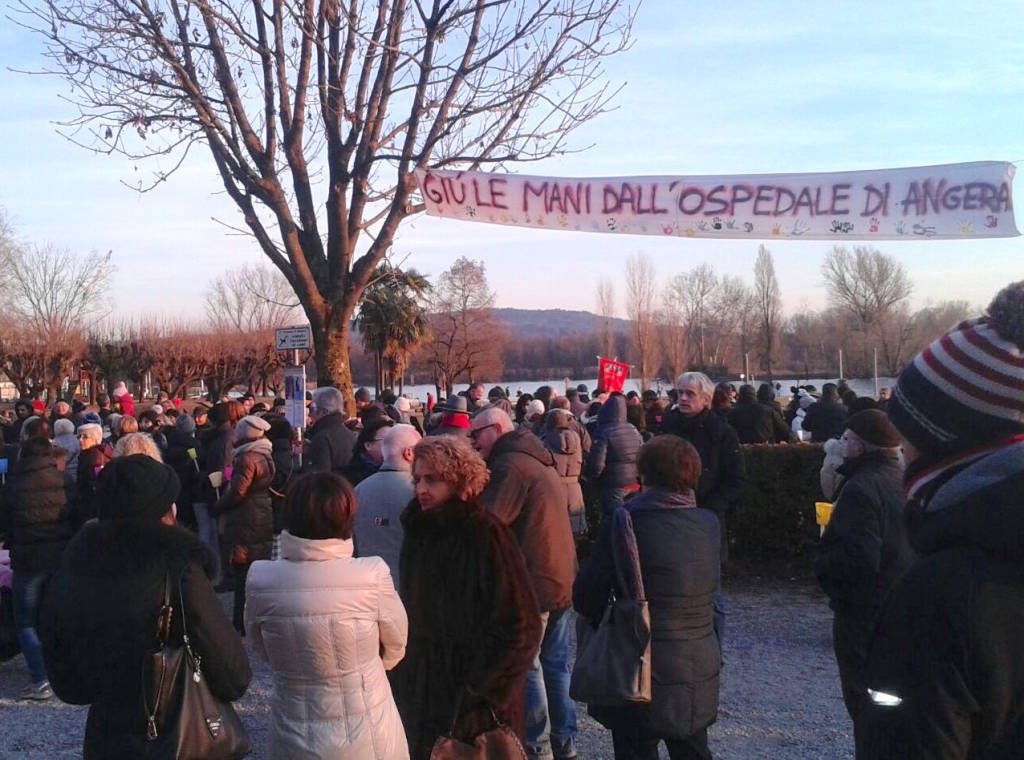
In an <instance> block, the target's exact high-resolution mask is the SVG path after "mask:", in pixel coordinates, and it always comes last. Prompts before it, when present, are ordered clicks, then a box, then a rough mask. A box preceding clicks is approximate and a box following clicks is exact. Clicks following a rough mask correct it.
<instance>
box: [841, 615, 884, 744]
mask: <svg viewBox="0 0 1024 760" xmlns="http://www.w3.org/2000/svg"><path fill="white" fill-rule="evenodd" d="M873 620H874V618H873V616H872V615H871V613H870V612H865V614H864V615H863V616H862V615H856V616H853V615H846V614H843V613H839V612H837V613H836V616H835V618H834V619H833V621H832V646H833V648H834V649H835V653H836V664H837V665H838V666H839V681H840V683H841V684H842V688H843V702H844V703H845V704H846V711H847V712H848V713H849V714H850V719H851V720H852V721H853V742H854V746H855V747H856V749H857V756H858V757H860V755H861V752H860V750H861V741H862V739H863V737H862V721H863V719H864V715H865V714H866V713H867V711H868V709H869V707H870V701H869V699H868V683H867V663H868V643H869V642H870V640H871V633H872V630H873V628H874V623H873Z"/></svg>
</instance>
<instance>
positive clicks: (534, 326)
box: [493, 309, 629, 338]
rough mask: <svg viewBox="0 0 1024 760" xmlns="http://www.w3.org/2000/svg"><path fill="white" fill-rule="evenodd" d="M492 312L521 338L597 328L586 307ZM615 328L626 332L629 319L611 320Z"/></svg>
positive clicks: (580, 332)
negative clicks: (581, 308)
mask: <svg viewBox="0 0 1024 760" xmlns="http://www.w3.org/2000/svg"><path fill="white" fill-rule="evenodd" d="M493 311H494V316H496V317H497V318H498V319H500V320H501V321H502V322H503V323H504V324H505V325H506V326H507V327H508V328H509V331H510V332H511V333H512V334H514V335H516V336H518V337H521V338H533V337H537V336H540V335H548V336H560V335H571V334H573V333H575V334H577V335H592V334H593V333H595V332H597V320H598V319H599V317H598V316H597V315H596V314H591V313H590V312H589V311H566V310H565V309H494V310H493ZM612 322H613V324H614V326H615V330H616V331H617V332H623V333H624V332H626V329H627V327H628V325H629V323H628V322H627V321H626V320H624V319H615V320H613V321H612Z"/></svg>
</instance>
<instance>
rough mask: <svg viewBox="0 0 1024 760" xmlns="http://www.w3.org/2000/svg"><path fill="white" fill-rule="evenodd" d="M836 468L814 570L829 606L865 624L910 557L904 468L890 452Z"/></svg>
mask: <svg viewBox="0 0 1024 760" xmlns="http://www.w3.org/2000/svg"><path fill="white" fill-rule="evenodd" d="M837 472H839V473H840V474H841V475H842V476H843V478H844V480H843V485H842V486H841V487H840V490H839V495H838V498H837V499H836V503H835V505H834V506H833V509H832V518H831V519H830V520H829V523H828V527H827V528H825V533H824V535H823V536H822V537H821V542H820V543H819V544H818V554H817V557H816V558H815V560H814V572H815V574H816V575H817V576H818V583H820V584H821V588H822V590H823V591H824V592H825V593H826V594H828V597H829V605H830V606H831V607H832V609H833V610H835V611H836V612H838V613H840V614H841V615H842V616H844V617H846V618H852V619H853V620H855V621H861V622H863V623H865V624H867V625H870V624H872V623H873V622H874V619H875V616H876V615H877V614H878V610H879V609H880V608H881V606H882V602H883V601H885V597H886V596H888V594H889V589H891V588H892V586H893V584H894V583H896V581H897V580H899V578H900V577H901V576H902V575H903V574H904V573H905V572H906V571H907V568H909V567H910V564H911V563H912V562H913V561H914V553H913V550H912V549H911V548H910V544H909V543H908V542H907V535H906V530H905V529H904V527H903V468H902V467H900V464H899V460H898V459H897V458H896V457H895V456H893V455H888V454H885V453H883V452H875V453H870V454H865V455H864V456H862V457H859V458H858V459H857V460H855V461H853V462H846V463H844V464H843V465H842V466H840V467H839V468H838V470H837Z"/></svg>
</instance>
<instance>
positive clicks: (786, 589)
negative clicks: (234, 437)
mask: <svg viewBox="0 0 1024 760" xmlns="http://www.w3.org/2000/svg"><path fill="white" fill-rule="evenodd" d="M222 599H223V601H224V603H225V606H227V605H228V604H229V603H230V598H229V595H227V594H225V595H223V597H222ZM726 605H727V614H728V618H727V631H726V644H725V670H724V672H723V680H722V697H721V709H720V711H719V715H718V722H717V723H716V724H715V725H714V726H712V727H711V729H710V741H711V749H712V752H713V753H714V755H715V757H716V758H722V759H723V760H731V759H733V758H735V759H736V760H748V759H750V760H753V759H754V758H772V759H773V760H775V759H781V758H799V759H800V760H811V759H812V758H814V759H817V758H829V759H832V758H836V759H838V758H852V757H853V739H852V728H851V725H850V721H849V719H848V717H847V715H846V710H845V708H844V707H843V702H842V697H841V695H840V690H839V675H838V672H837V670H836V665H835V660H834V658H833V656H832V646H831V621H832V616H831V613H830V612H829V610H828V607H827V605H826V602H825V599H824V597H823V596H822V595H821V594H820V593H818V592H817V591H816V590H814V589H813V588H808V587H807V586H806V585H805V584H803V583H797V582H791V583H788V584H787V583H784V582H779V581H766V580H761V579H758V578H744V579H742V580H733V581H731V582H729V583H727V584H726ZM253 665H254V668H255V677H254V679H253V683H252V685H251V686H250V688H249V692H248V694H246V696H245V698H244V699H243V700H242V701H241V702H240V703H239V705H238V709H239V712H240V714H241V715H242V719H243V720H244V721H245V724H246V727H247V728H248V730H249V732H250V734H251V736H252V739H253V746H254V747H255V751H254V752H253V754H252V757H253V758H265V757H267V754H266V752H265V751H263V748H264V747H265V746H266V738H267V736H266V733H267V725H268V707H267V705H268V702H269V696H270V691H271V688H272V686H271V680H270V675H269V673H268V671H267V670H266V668H265V667H264V666H263V664H262V663H261V662H259V661H258V660H256V659H255V658H253ZM26 680H27V672H26V670H25V663H24V659H23V658H21V657H16V658H15V659H13V660H11V661H9V662H6V663H3V664H0V726H2V729H0V758H12V759H13V758H18V759H19V760H50V758H64V757H79V756H80V754H81V753H80V748H81V742H82V735H83V732H84V730H85V713H86V709H85V708H82V707H73V706H70V705H65V704H62V703H60V702H57V701H54V702H53V703H52V704H31V703H22V702H17V701H16V697H17V693H18V691H19V690H20V689H21V687H22V686H23V685H24V683H25V682H26ZM580 728H581V731H580V746H579V749H580V758H586V759H587V760H611V758H612V751H611V736H610V734H609V733H608V732H607V731H605V729H604V728H603V727H601V726H600V725H598V724H597V723H595V722H594V721H592V720H590V718H588V717H587V715H586V712H585V711H584V710H583V709H580ZM662 752H663V756H665V755H664V749H663V750H662Z"/></svg>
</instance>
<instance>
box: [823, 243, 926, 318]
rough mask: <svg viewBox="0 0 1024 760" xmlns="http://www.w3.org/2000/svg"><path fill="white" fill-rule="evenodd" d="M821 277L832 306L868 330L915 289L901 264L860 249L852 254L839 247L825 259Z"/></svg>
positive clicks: (877, 252) (874, 250)
mask: <svg viewBox="0 0 1024 760" xmlns="http://www.w3.org/2000/svg"><path fill="white" fill-rule="evenodd" d="M821 273H822V275H823V277H824V278H825V287H826V289H827V290H828V296H829V299H830V300H831V301H832V303H833V304H834V305H836V306H839V307H841V308H843V309H845V310H846V311H848V312H849V313H850V314H851V316H853V317H854V318H855V319H856V320H857V323H858V324H859V325H861V326H862V327H863V328H865V329H866V328H868V327H870V326H872V325H873V324H875V322H877V321H878V319H879V318H880V317H882V316H884V315H885V314H886V313H887V312H888V311H889V310H890V309H892V308H893V307H894V306H896V304H898V303H899V302H900V301H903V300H905V299H907V298H908V297H909V296H910V294H911V292H912V291H913V289H914V287H913V285H912V284H911V282H910V278H909V277H908V276H907V271H906V269H905V268H904V267H903V265H902V264H900V263H899V262H898V261H896V259H894V258H893V257H892V256H887V255H885V254H884V253H882V252H881V251H878V250H876V249H874V248H869V247H862V246H857V247H855V248H854V249H853V251H852V252H851V251H848V250H847V249H846V248H842V247H840V246H836V247H835V248H833V249H832V250H831V251H830V252H829V253H828V254H827V255H826V256H825V261H824V263H823V264H822V265H821Z"/></svg>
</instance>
